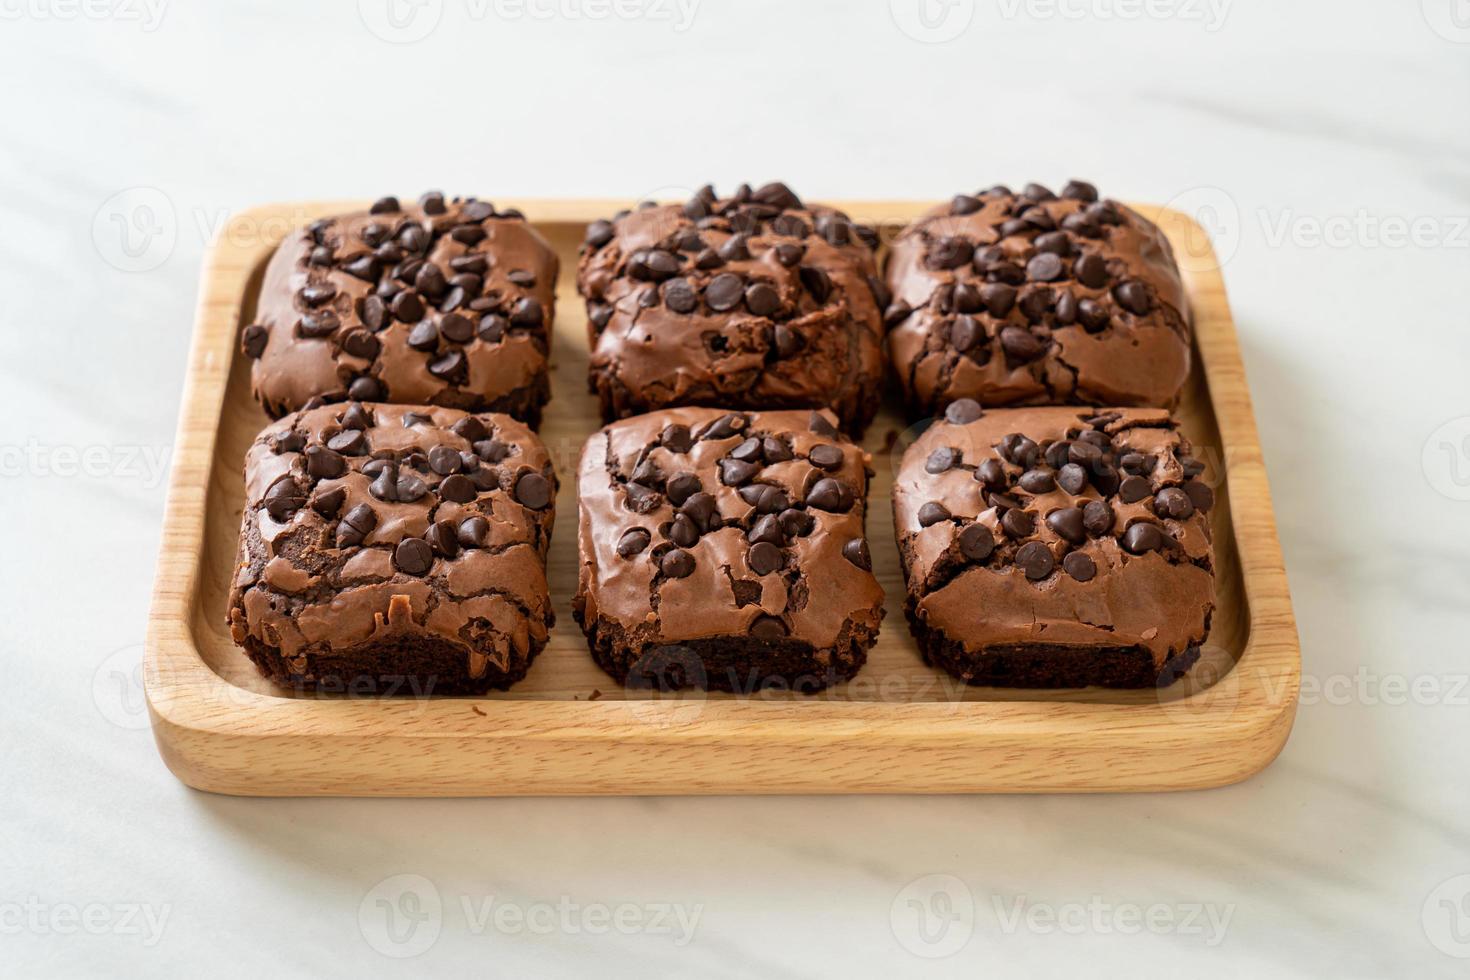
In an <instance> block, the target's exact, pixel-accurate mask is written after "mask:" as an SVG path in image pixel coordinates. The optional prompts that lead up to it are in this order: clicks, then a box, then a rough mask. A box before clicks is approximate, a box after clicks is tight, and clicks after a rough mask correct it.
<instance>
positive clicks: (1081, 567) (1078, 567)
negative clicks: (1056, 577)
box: [1062, 551, 1097, 582]
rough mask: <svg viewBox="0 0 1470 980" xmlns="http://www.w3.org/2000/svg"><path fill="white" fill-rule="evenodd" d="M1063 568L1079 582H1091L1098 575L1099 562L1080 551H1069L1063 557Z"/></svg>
mask: <svg viewBox="0 0 1470 980" xmlns="http://www.w3.org/2000/svg"><path fill="white" fill-rule="evenodd" d="M1062 568H1063V569H1064V570H1065V571H1066V573H1067V574H1068V575H1070V576H1072V578H1074V579H1076V580H1077V581H1079V582H1091V581H1092V580H1093V578H1094V577H1095V576H1096V575H1097V564H1096V563H1095V562H1093V560H1092V559H1091V558H1089V557H1087V556H1086V555H1084V554H1083V553H1082V552H1080V551H1072V552H1068V553H1067V557H1065V558H1063V559H1062Z"/></svg>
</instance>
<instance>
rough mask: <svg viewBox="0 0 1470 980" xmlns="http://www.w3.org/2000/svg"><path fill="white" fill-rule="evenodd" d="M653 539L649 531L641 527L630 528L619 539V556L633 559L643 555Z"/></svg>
mask: <svg viewBox="0 0 1470 980" xmlns="http://www.w3.org/2000/svg"><path fill="white" fill-rule="evenodd" d="M652 540H653V537H652V536H651V535H650V534H649V533H648V531H647V530H645V529H644V528H641V527H630V528H629V529H628V530H626V531H624V532H623V536H622V537H621V538H618V556H619V557H620V558H633V557H635V556H636V555H641V554H642V553H643V552H644V551H645V550H646V549H647V548H648V545H649V542H651V541H652Z"/></svg>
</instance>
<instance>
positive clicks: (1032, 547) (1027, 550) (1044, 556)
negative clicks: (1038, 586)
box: [1016, 541, 1057, 582]
mask: <svg viewBox="0 0 1470 980" xmlns="http://www.w3.org/2000/svg"><path fill="white" fill-rule="evenodd" d="M1016 564H1017V565H1019V566H1020V568H1021V571H1023V572H1025V573H1026V577H1027V578H1028V579H1030V580H1031V581H1033V582H1039V581H1041V580H1042V579H1044V578H1046V577H1047V576H1048V575H1050V574H1051V573H1052V569H1054V568H1056V567H1057V561H1056V558H1055V557H1053V556H1052V553H1051V549H1050V548H1048V547H1047V546H1046V545H1044V544H1042V543H1041V542H1040V541H1031V542H1028V543H1026V544H1023V545H1021V547H1020V548H1018V549H1016Z"/></svg>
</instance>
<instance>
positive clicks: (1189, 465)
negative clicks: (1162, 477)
mask: <svg viewBox="0 0 1470 980" xmlns="http://www.w3.org/2000/svg"><path fill="white" fill-rule="evenodd" d="M1179 465H1180V466H1181V467H1183V469H1184V475H1185V476H1188V477H1196V476H1199V475H1200V474H1201V473H1203V472H1204V471H1205V464H1204V463H1201V462H1200V461H1199V460H1197V459H1195V458H1194V457H1193V456H1180V457H1179Z"/></svg>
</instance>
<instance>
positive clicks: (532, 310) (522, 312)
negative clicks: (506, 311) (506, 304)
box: [510, 296, 546, 327]
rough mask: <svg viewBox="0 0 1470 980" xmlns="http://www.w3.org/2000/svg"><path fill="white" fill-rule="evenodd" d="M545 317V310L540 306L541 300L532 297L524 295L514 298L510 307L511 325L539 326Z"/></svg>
mask: <svg viewBox="0 0 1470 980" xmlns="http://www.w3.org/2000/svg"><path fill="white" fill-rule="evenodd" d="M545 318H546V312H545V311H544V310H543V309H542V308H541V302H540V301H539V300H537V299H535V298H533V297H530V296H524V297H522V298H521V299H518V300H516V303H515V305H514V306H512V307H511V308H510V323H511V326H513V327H539V326H541V324H542V323H543V322H544V320H545Z"/></svg>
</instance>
